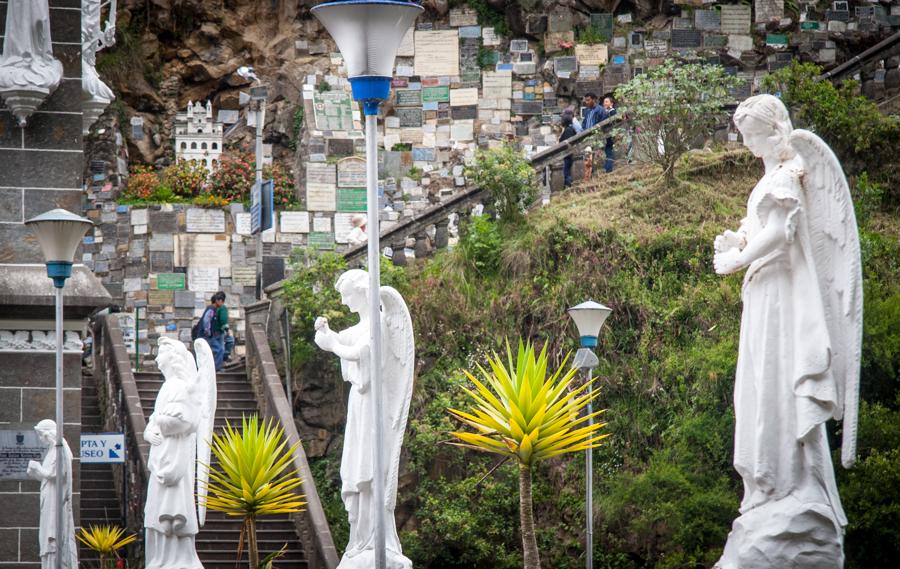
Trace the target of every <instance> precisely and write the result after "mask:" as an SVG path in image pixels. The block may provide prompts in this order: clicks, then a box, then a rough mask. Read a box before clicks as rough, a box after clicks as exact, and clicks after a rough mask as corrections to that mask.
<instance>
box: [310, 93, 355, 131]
mask: <svg viewBox="0 0 900 569" xmlns="http://www.w3.org/2000/svg"><path fill="white" fill-rule="evenodd" d="M313 113H314V118H315V123H316V129H318V130H329V131H335V130H336V131H347V130H353V106H352V103H351V100H350V95H349V94H347V93H346V92H344V91H325V92H322V93H320V92H319V91H314V92H313Z"/></svg>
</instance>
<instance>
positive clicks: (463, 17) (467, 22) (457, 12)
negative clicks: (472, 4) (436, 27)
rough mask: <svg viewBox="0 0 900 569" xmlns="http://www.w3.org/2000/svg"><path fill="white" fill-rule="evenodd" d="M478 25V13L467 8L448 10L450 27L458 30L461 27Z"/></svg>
mask: <svg viewBox="0 0 900 569" xmlns="http://www.w3.org/2000/svg"><path fill="white" fill-rule="evenodd" d="M476 25H478V13H477V12H475V10H470V9H468V8H453V9H451V10H450V26H451V27H454V28H459V27H462V26H476Z"/></svg>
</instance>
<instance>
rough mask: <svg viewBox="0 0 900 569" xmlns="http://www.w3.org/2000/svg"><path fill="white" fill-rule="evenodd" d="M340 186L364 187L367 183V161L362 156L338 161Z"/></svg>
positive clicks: (338, 182)
mask: <svg viewBox="0 0 900 569" xmlns="http://www.w3.org/2000/svg"><path fill="white" fill-rule="evenodd" d="M337 185H338V187H339V188H362V187H365V185H366V161H365V160H363V159H361V158H344V159H343V160H340V161H338V163H337Z"/></svg>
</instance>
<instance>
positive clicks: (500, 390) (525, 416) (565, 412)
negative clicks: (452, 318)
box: [449, 340, 609, 569]
mask: <svg viewBox="0 0 900 569" xmlns="http://www.w3.org/2000/svg"><path fill="white" fill-rule="evenodd" d="M567 362H568V356H567V357H566V358H565V359H564V360H563V362H562V364H561V365H560V366H559V368H558V369H557V370H556V371H555V372H553V373H552V374H550V375H549V376H548V375H547V363H548V362H547V344H544V348H543V349H542V350H541V352H540V354H539V355H538V354H536V353H535V349H534V346H533V345H532V344H531V343H528V344H523V342H522V340H519V347H518V353H517V357H516V358H515V359H514V358H513V354H512V349H511V348H510V346H509V343H507V344H506V362H504V361H503V359H501V357H500V356H499V355H497V354H496V353H494V354H493V357H490V358H488V366H489V368H490V369H489V370H488V369H485V368H484V367H483V366H481V365H478V375H479V376H480V377H481V379H480V380H479V379H478V378H476V377H475V375H473V374H471V373H469V372H467V371H466V372H464V373H465V374H466V377H468V378H469V380H471V382H472V383H473V384H475V388H476V389H475V390H472V389H467V388H464V389H465V392H466V393H467V394H468V395H469V397H470V398H471V399H472V402H473V406H472V408H471V410H470V411H471V412H466V411H460V410H457V409H450V410H449V411H450V413H452V414H453V415H454V416H456V418H458V419H459V420H460V421H462V422H463V423H465V424H467V425H469V426H471V427H473V428H474V429H475V430H476V432H474V433H473V432H453V433H451V435H453V436H454V437H456V439H458V440H459V441H460V442H457V443H454V444H456V445H458V446H462V447H467V448H471V449H475V450H480V451H485V452H491V453H495V454H499V455H503V456H505V457H509V458H514V459H515V460H516V461H517V462H518V464H519V517H520V523H521V528H522V549H523V553H524V559H525V569H540V566H541V561H540V556H539V553H538V549H537V540H536V539H535V533H534V510H533V507H532V497H531V467H532V466H533V465H534V464H535V463H536V462H537V461H539V460H543V459H547V458H551V457H554V456H558V455H561V454H565V453H569V452H578V451H582V450H586V449H589V448H596V447H597V446H598V445H599V444H600V441H601V440H603V439H604V438H606V437H607V436H609V435H608V434H602V435H601V434H599V433H598V432H599V430H600V429H602V428H603V427H604V426H605V425H606V423H593V424H591V425H587V424H586V423H587V422H588V420H589V419H591V418H595V417H597V416H599V415H600V414H601V413H603V412H604V411H603V410H601V411H597V412H595V413H592V414H590V415H585V416H583V417H579V413H580V412H581V410H582V409H584V408H585V407H586V406H587V404H588V403H589V402H590V401H592V400H593V399H594V398H596V397H597V395H598V394H599V391H598V390H595V391H593V393H591V394H588V393H587V392H586V391H585V390H586V389H587V386H588V385H589V383H585V384H584V385H581V386H577V387H572V382H573V380H574V378H575V374H576V373H577V371H578V370H577V369H576V368H572V369H570V370H568V371H566V363H567ZM593 381H594V380H591V382H593ZM570 388H571V389H570Z"/></svg>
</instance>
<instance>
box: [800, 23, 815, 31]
mask: <svg viewBox="0 0 900 569" xmlns="http://www.w3.org/2000/svg"><path fill="white" fill-rule="evenodd" d="M800 29H801V30H818V29H819V22H800Z"/></svg>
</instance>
